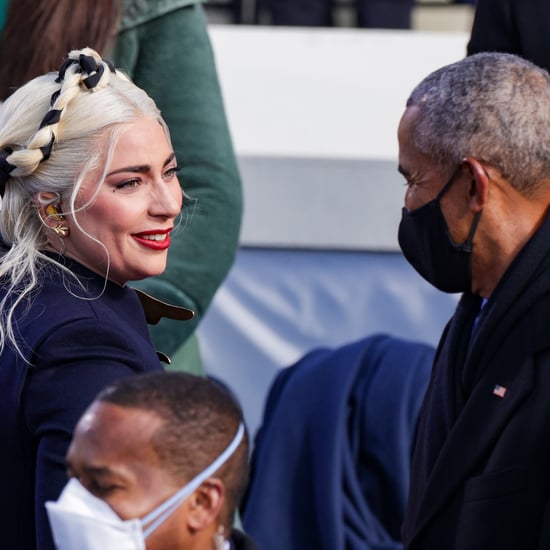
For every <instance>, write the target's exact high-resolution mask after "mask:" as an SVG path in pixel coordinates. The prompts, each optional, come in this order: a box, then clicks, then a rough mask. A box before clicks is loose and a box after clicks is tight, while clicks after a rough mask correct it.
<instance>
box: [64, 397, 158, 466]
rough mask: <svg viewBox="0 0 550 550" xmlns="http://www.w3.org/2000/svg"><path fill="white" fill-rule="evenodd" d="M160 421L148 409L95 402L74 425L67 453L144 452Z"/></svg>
mask: <svg viewBox="0 0 550 550" xmlns="http://www.w3.org/2000/svg"><path fill="white" fill-rule="evenodd" d="M160 424H161V419H160V418H159V417H158V416H157V415H156V414H154V413H153V412H152V411H148V410H145V409H138V408H133V407H121V406H119V405H115V404H113V403H108V402H102V401H99V402H95V403H94V404H93V405H92V406H91V407H90V408H89V409H88V410H87V411H86V413H85V414H84V415H83V417H82V418H81V420H80V421H79V423H78V425H77V427H76V430H75V434H74V438H73V442H72V444H71V449H70V454H71V455H75V454H77V455H83V454H85V455H86V456H87V457H88V459H90V458H91V456H92V455H100V456H105V457H117V456H124V455H126V454H133V455H135V454H136V453H138V452H139V454H142V453H143V454H147V453H146V451H147V448H148V447H150V446H151V440H152V437H153V435H154V433H155V431H156V430H157V429H158V427H159V426H160Z"/></svg>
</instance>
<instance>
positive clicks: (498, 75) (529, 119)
mask: <svg viewBox="0 0 550 550" xmlns="http://www.w3.org/2000/svg"><path fill="white" fill-rule="evenodd" d="M549 128H550V75H549V74H548V73H547V72H546V71H544V70H542V69H539V68H538V67H536V66H535V65H533V64H531V63H529V62H528V61H524V60H522V59H520V58H519V57H516V56H513V55H509V54H503V53H482V54H477V55H474V56H471V57H469V58H466V59H464V60H462V61H459V62H457V63H454V64H452V65H449V66H446V67H443V68H441V69H439V70H437V71H435V72H434V73H432V74H430V75H429V76H427V77H426V78H425V79H424V80H423V81H422V82H421V83H420V84H419V85H418V86H417V87H416V88H415V89H414V90H413V92H412V94H411V96H410V97H409V100H408V102H407V108H406V110H405V113H404V114H403V117H402V119H401V122H400V125H399V131H398V139H399V171H400V172H401V173H402V174H403V175H404V177H405V178H406V180H407V191H406V194H405V208H404V209H403V215H402V220H401V224H400V227H399V243H400V245H401V248H402V250H403V253H404V255H405V257H406V258H407V259H408V261H409V262H410V263H411V264H412V265H413V267H415V269H416V270H417V271H418V272H419V273H420V274H421V275H422V276H423V277H424V278H426V279H427V280H428V281H429V282H431V283H432V284H433V285H434V286H436V287H437V288H439V289H440V290H443V291H446V292H462V293H463V295H462V297H461V300H460V302H459V304H458V306H457V309H456V312H455V314H454V316H453V317H452V319H451V320H450V321H449V324H448V325H447V327H446V328H445V331H444V333H443V336H442V338H441V341H440V343H439V347H438V350H437V353H436V357H435V361H434V366H433V370H432V377H431V381H430V385H429V388H428V391H427V394H426V397H425V400H424V403H423V407H422V411H421V415H420V420H419V426H418V435H417V440H416V444H415V448H414V454H413V464H412V471H411V485H410V495H409V502H408V506H407V513H406V517H405V522H404V526H403V540H404V544H405V548H406V550H507V549H510V550H519V549H521V550H531V549H533V550H535V549H537V550H542V549H543V548H550V467H549V465H550V437H548V435H549V433H550V215H549V213H548V207H549V205H550V132H549Z"/></svg>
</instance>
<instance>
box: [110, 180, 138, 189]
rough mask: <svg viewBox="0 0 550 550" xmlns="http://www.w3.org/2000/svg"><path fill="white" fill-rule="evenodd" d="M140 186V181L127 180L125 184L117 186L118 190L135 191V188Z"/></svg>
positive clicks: (121, 183)
mask: <svg viewBox="0 0 550 550" xmlns="http://www.w3.org/2000/svg"><path fill="white" fill-rule="evenodd" d="M138 185H139V180H138V179H131V180H125V181H123V182H120V183H117V184H116V185H115V190H116V189H133V188H134V187H137V186H138Z"/></svg>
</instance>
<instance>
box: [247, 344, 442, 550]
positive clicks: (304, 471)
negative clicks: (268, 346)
mask: <svg viewBox="0 0 550 550" xmlns="http://www.w3.org/2000/svg"><path fill="white" fill-rule="evenodd" d="M433 352H434V350H433V348H432V347H431V346H429V345H427V344H423V343H418V342H410V341H406V340H402V339H399V338H395V337H391V336H388V335H383V334H379V335H374V336H370V337H367V338H364V339H362V340H360V341H358V342H354V343H351V344H349V345H346V346H343V347H339V348H337V349H333V350H331V349H319V350H314V351H313V352H311V353H309V354H307V355H306V356H304V357H303V358H302V359H301V360H300V361H298V362H297V363H296V364H295V365H293V366H291V367H289V368H287V369H284V370H282V371H281V372H280V373H279V374H278V375H277V376H276V378H275V381H274V383H273V385H272V387H271V389H270V392H269V396H268V400H267V403H266V408H265V413H264V420H263V424H262V427H261V429H260V431H259V432H258V435H257V437H256V442H255V451H254V456H253V463H252V468H253V469H252V476H251V484H250V487H249V490H248V494H247V496H246V499H245V503H244V507H243V510H242V514H243V516H242V517H243V525H244V527H245V529H246V531H247V532H248V533H250V534H251V535H252V536H253V537H254V538H255V540H256V541H257V542H258V543H259V545H260V547H261V548H262V549H263V550H294V549H296V550H298V549H299V550H304V549H309V548H311V549H314V548H315V549H316V550H323V549H326V550H344V549H346V550H353V549H355V548H356V549H357V550H359V549H361V550H399V549H400V548H401V543H400V527H401V522H402V520H403V513H404V508H405V501H406V497H407V490H408V484H409V463H410V457H411V448H412V440H413V437H414V432H415V429H416V422H417V417H418V412H419V409H420V404H421V401H422V398H423V396H424V392H425V389H426V386H427V382H428V378H429V373H430V369H431V363H432V358H433Z"/></svg>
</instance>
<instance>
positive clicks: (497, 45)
mask: <svg viewBox="0 0 550 550" xmlns="http://www.w3.org/2000/svg"><path fill="white" fill-rule="evenodd" d="M549 28H550V2H548V0H478V4H477V8H476V13H475V17H474V23H473V27H472V34H471V37H470V42H469V43H468V55H472V54H474V53H479V52H484V51H500V52H508V53H514V54H517V55H520V56H522V57H524V58H526V59H528V60H529V61H532V62H533V63H536V64H537V65H539V66H541V67H544V68H545V69H546V70H548V71H550V32H549V31H548V29H549Z"/></svg>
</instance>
